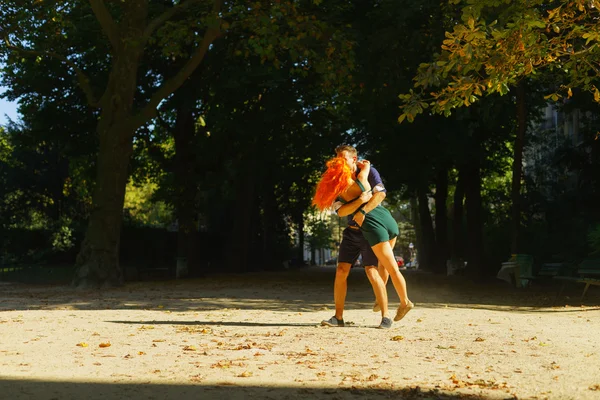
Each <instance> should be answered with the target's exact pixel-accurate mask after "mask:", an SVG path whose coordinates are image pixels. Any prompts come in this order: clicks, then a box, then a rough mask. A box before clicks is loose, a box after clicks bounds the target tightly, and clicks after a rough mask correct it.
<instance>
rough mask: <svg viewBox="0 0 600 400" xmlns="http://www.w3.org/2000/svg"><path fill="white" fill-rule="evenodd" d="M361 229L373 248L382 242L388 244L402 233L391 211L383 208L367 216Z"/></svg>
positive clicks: (375, 209) (380, 207) (376, 209)
mask: <svg viewBox="0 0 600 400" xmlns="http://www.w3.org/2000/svg"><path fill="white" fill-rule="evenodd" d="M360 229H361V230H362V233H363V235H364V237H365V239H367V241H368V242H369V246H371V247H373V246H375V245H376V244H378V243H381V242H387V241H389V240H391V239H393V238H395V237H397V236H398V234H399V233H400V231H399V230H398V223H397V222H396V220H395V219H394V217H392V214H391V213H390V212H389V210H388V209H387V208H385V207H382V206H377V207H375V208H374V209H373V210H371V212H369V213H367V215H365V220H364V222H363V224H362V226H361V227H360Z"/></svg>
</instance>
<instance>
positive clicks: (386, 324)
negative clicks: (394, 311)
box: [377, 317, 392, 329]
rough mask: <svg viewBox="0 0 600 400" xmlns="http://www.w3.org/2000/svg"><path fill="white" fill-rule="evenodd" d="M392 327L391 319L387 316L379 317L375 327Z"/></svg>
mask: <svg viewBox="0 0 600 400" xmlns="http://www.w3.org/2000/svg"><path fill="white" fill-rule="evenodd" d="M391 327H392V320H391V319H389V318H388V317H383V318H382V319H381V323H380V324H379V326H378V327H377V328H379V329H390V328H391Z"/></svg>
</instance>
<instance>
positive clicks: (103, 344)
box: [98, 342, 110, 348]
mask: <svg viewBox="0 0 600 400" xmlns="http://www.w3.org/2000/svg"><path fill="white" fill-rule="evenodd" d="M98 347H102V348H104V347H110V342H106V343H100V344H99V345H98Z"/></svg>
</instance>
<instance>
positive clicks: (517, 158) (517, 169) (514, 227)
mask: <svg viewBox="0 0 600 400" xmlns="http://www.w3.org/2000/svg"><path fill="white" fill-rule="evenodd" d="M525 95H526V93H525V83H524V82H523V81H521V82H519V84H518V85H517V135H516V138H515V149H514V161H513V168H512V187H511V200H512V210H511V217H512V218H511V246H510V248H511V252H512V254H517V253H518V252H519V231H520V226H521V175H522V173H523V145H524V141H525V131H526V130H527V114H526V113H527V110H526V104H525Z"/></svg>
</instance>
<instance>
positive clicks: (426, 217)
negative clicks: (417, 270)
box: [417, 186, 436, 271]
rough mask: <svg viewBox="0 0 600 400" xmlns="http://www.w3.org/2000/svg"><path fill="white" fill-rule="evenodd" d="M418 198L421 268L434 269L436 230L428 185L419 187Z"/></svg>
mask: <svg viewBox="0 0 600 400" xmlns="http://www.w3.org/2000/svg"><path fill="white" fill-rule="evenodd" d="M417 198H418V200H419V221H420V223H421V236H422V241H421V249H420V250H419V253H420V255H421V258H420V261H421V262H422V264H421V266H420V267H421V268H423V269H426V270H429V271H432V270H434V264H435V259H436V257H435V232H434V229H433V219H432V218H431V211H430V210H429V198H428V197H427V187H426V186H421V187H419V188H418V189H417Z"/></svg>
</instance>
